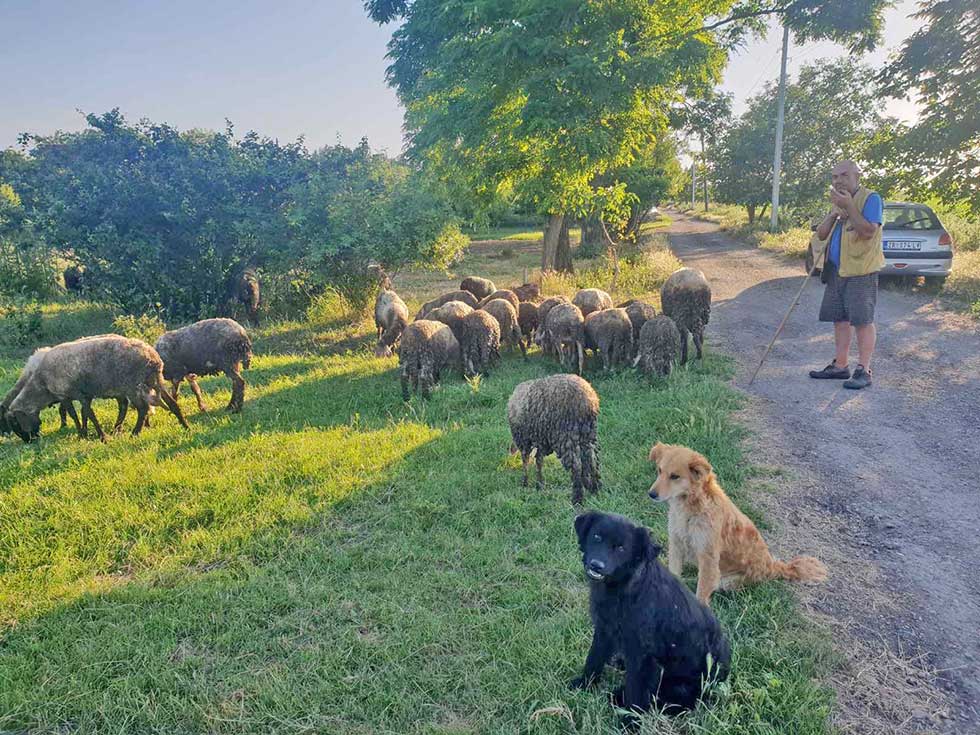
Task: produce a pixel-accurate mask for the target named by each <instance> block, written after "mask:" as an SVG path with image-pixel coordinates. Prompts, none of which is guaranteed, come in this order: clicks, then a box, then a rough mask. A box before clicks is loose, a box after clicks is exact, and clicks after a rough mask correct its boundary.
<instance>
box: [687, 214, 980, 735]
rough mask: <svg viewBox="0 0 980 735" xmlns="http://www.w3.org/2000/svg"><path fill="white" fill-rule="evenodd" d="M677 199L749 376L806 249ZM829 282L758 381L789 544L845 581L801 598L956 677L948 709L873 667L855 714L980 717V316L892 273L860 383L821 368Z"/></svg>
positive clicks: (879, 644) (758, 403)
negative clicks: (774, 243) (784, 249)
mask: <svg viewBox="0 0 980 735" xmlns="http://www.w3.org/2000/svg"><path fill="white" fill-rule="evenodd" d="M672 216H674V217H675V222H674V223H673V225H672V226H671V228H670V230H669V233H670V234H669V238H670V243H671V247H672V248H673V249H674V252H675V253H676V254H677V255H678V257H680V258H681V259H682V260H683V261H684V262H685V264H686V265H688V266H691V267H694V268H698V269H700V270H702V271H704V273H705V275H706V276H707V277H708V279H709V281H710V282H711V287H712V291H713V306H712V312H711V323H710V325H709V328H708V344H709V345H711V346H713V347H714V348H715V349H719V350H721V351H723V352H727V353H728V354H730V355H732V356H734V357H735V358H736V359H737V361H738V365H739V368H738V375H737V377H736V379H735V382H736V385H738V386H739V387H744V385H745V383H746V382H747V380H748V376H749V375H750V374H751V370H752V369H754V367H755V365H756V364H757V363H758V360H759V358H760V357H761V355H762V351H763V350H764V348H765V346H766V344H768V342H769V339H770V338H771V337H772V333H773V330H774V329H775V327H776V325H777V324H778V323H779V321H780V319H781V318H782V316H783V313H784V312H785V310H786V308H787V307H788V305H789V302H790V300H791V299H792V297H793V295H794V294H795V293H796V291H797V289H798V288H799V285H800V282H801V281H800V279H801V276H802V265H794V264H789V263H787V262H786V261H785V260H784V259H782V258H779V257H777V256H774V255H770V254H767V253H765V252H763V251H759V250H757V249H754V248H750V247H747V246H745V245H743V244H741V243H739V242H737V241H735V240H733V239H732V238H730V237H729V236H727V235H725V234H724V233H721V232H719V230H718V228H717V227H716V226H714V225H711V224H707V223H702V222H696V221H693V220H690V219H687V218H684V217H681V216H679V215H676V214H674V213H672ZM822 292H823V286H822V284H821V283H820V282H819V279H816V278H815V279H812V282H811V283H809V284H808V286H807V289H806V291H805V293H804V295H803V298H802V300H801V302H800V304H799V306H798V307H797V308H796V311H795V312H794V314H793V316H792V317H791V319H790V321H789V322H788V324H787V326H786V329H785V331H784V333H783V336H782V337H781V338H780V340H779V341H778V342H777V343H776V346H775V348H774V350H773V352H772V354H771V355H770V356H769V359H768V362H767V363H766V365H765V367H763V369H762V372H761V373H760V374H759V377H758V378H757V379H756V382H755V384H754V385H753V386H752V388H751V389H749V390H748V393H749V395H750V396H751V397H752V400H750V402H749V403H750V407H749V408H748V409H747V410H746V417H747V420H748V421H749V423H750V425H751V426H752V427H753V429H754V432H755V439H754V444H755V447H756V450H757V451H756V456H757V457H760V458H761V459H762V461H764V462H766V463H768V464H770V465H772V466H779V467H784V468H785V470H786V474H785V475H782V476H781V477H779V478H778V479H777V480H775V483H773V484H776V485H778V486H779V487H778V488H777V489H778V496H777V495H774V496H772V500H771V501H769V502H768V503H767V502H766V501H763V504H764V505H766V506H767V507H768V508H771V509H774V510H775V511H776V513H775V517H776V519H777V523H778V530H777V531H776V532H775V534H774V535H775V544H774V546H775V548H776V549H777V551H778V552H780V553H781V554H782V553H791V552H795V551H799V550H802V549H810V550H812V551H814V552H815V553H817V555H823V556H824V558H825V559H826V560H827V561H828V562H829V565H830V566H831V571H832V579H831V581H830V583H829V584H828V585H826V586H824V587H822V588H817V589H809V590H806V591H804V592H803V598H804V602H805V604H806V605H808V606H809V607H810V608H811V609H814V610H816V611H818V612H819V613H823V614H825V615H826V616H827V618H828V620H830V621H837V625H838V626H839V627H840V630H841V635H842V636H856V637H857V638H859V639H860V640H861V642H862V643H861V648H862V650H864V651H865V653H864V654H863V655H864V656H865V657H867V656H869V655H872V656H874V657H878V656H879V655H880V656H883V657H884V658H883V659H882V660H877V661H869V662H867V665H868V666H878V667H881V666H899V665H900V664H899V662H900V661H901V660H902V659H907V658H908V657H910V656H912V657H914V656H915V654H917V653H920V652H921V653H924V654H925V657H926V663H927V665H931V666H932V667H933V668H934V669H935V670H937V671H939V672H941V673H940V675H939V681H940V684H941V685H942V686H943V687H945V688H946V689H947V690H948V691H949V692H950V697H949V699H950V705H949V706H948V708H946V711H945V712H942V713H940V714H937V713H936V712H937V710H939V709H943V708H942V707H941V706H940V705H938V704H937V703H936V701H935V700H932V701H931V705H932V706H931V707H930V698H929V697H928V696H925V697H920V698H919V699H917V697H916V696H913V694H916V693H915V692H908V691H902V690H903V688H905V689H910V690H911V689H915V688H916V687H917V686H918V685H919V683H920V680H921V677H920V674H919V673H916V672H915V671H913V670H912V669H903V670H902V671H900V672H898V673H895V672H888V671H883V670H882V671H880V672H877V673H876V674H875V675H874V676H872V677H870V678H871V679H874V682H872V683H871V686H872V688H873V687H874V686H878V687H879V688H880V689H881V691H880V692H879V693H878V694H875V693H874V692H871V693H870V694H869V693H865V694H864V695H863V699H866V700H871V701H857V702H848V701H846V700H847V698H848V697H849V696H850V695H849V694H848V693H844V694H843V695H842V700H845V701H843V702H842V704H843V706H844V707H845V708H847V707H851V708H852V709H854V711H853V712H851V713H850V722H849V723H846V724H849V725H851V726H854V729H857V730H862V729H865V728H863V727H861V723H872V722H873V721H874V719H875V718H880V721H879V724H878V725H877V726H878V727H882V726H885V727H888V728H889V729H891V728H897V724H898V721H899V720H904V722H903V723H902V728H903V730H902V731H909V732H916V731H936V730H939V731H944V732H957V733H958V732H963V733H967V732H969V733H977V732H980V714H978V710H980V676H978V673H980V333H978V329H977V324H976V322H974V321H973V320H971V319H968V318H966V317H961V316H958V315H956V314H951V313H949V312H946V311H943V310H941V309H939V308H938V307H937V306H936V305H935V304H933V303H932V302H931V300H930V298H929V297H926V296H922V295H914V294H910V293H908V292H903V291H902V290H900V289H897V288H892V289H889V288H887V287H886V288H883V289H882V291H881V292H880V293H879V299H878V311H877V319H878V330H879V331H878V335H879V337H878V339H879V342H878V349H877V352H876V355H875V361H874V366H873V369H874V385H873V386H872V388H870V389H868V390H864V391H848V390H845V389H844V388H842V387H841V384H840V383H839V382H837V381H816V380H811V379H810V378H808V377H807V371H808V370H809V369H810V368H816V367H823V366H824V365H825V364H827V363H828V362H829V361H830V359H831V358H832V357H833V351H834V350H833V339H832V330H831V328H830V327H829V325H824V324H820V323H818V322H817V319H816V315H817V311H818V307H819V303H820V297H821V295H822ZM855 349H856V347H852V362H851V365H852V367H853V365H854V362H855V360H856V352H854V351H853V350H855ZM889 650H890V651H891V653H888V651H889ZM895 654H898V655H897V656H896V655H895ZM855 664H856V666H858V667H860V666H861V662H860V661H857V662H855ZM912 668H913V669H914V667H912ZM864 678H865V682H864V683H865V684H868V681H867V680H868V678H869V676H868V675H867V672H865V674H864ZM896 678H898V679H906V680H907V681H906V683H905V685H903V684H902V683H901V681H899V682H898V683H897V684H896V683H894V680H895V679H896ZM875 682H877V683H875ZM889 682H892V683H891V684H889ZM845 688H848V687H845ZM840 689H841V687H840V686H838V690H839V691H840ZM896 689H897V690H898V691H894V690H896ZM917 694H919V695H921V694H922V693H921V692H918V693H917ZM889 696H891V697H893V698H894V699H895V701H894V702H890V703H889V702H887V701H885V700H886V699H887V698H888V697H889ZM858 698H859V699H861V698H862V697H860V696H859V697H858ZM879 698H880V699H881V701H877V702H876V701H874V700H876V699H879ZM899 700H901V701H899ZM920 700H921V702H922V703H917V702H919V701H920ZM930 708H931V709H932V711H931V712H930V711H929V710H930ZM862 709H863V711H862ZM845 719H846V718H845ZM889 719H891V720H892V722H891V723H889ZM875 727H876V726H874V725H872V726H870V728H868V729H867V730H866V731H873V730H874V729H875ZM896 731H897V730H896Z"/></svg>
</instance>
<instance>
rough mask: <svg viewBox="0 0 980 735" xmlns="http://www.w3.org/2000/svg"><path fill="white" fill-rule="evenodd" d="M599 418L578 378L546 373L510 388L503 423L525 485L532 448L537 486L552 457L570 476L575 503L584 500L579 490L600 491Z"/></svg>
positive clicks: (593, 394) (596, 404) (589, 391)
mask: <svg viewBox="0 0 980 735" xmlns="http://www.w3.org/2000/svg"><path fill="white" fill-rule="evenodd" d="M598 416H599V396H597V395H596V392H595V391H594V390H593V389H592V386H591V385H589V384H588V382H586V381H585V380H583V379H582V378H580V377H578V376H577V375H549V376H548V377H546V378H539V379H538V380H528V381H525V382H523V383H521V384H519V385H518V386H517V387H516V388H514V392H513V393H512V394H511V396H510V400H508V401H507V421H508V423H509V424H510V434H511V437H513V440H514V447H516V449H517V450H519V451H520V453H521V460H522V462H523V465H524V480H523V485H524V487H527V465H528V462H529V461H530V457H531V450H532V449H533V450H534V458H535V462H536V463H537V469H538V474H537V486H538V488H540V487H541V486H542V478H541V466H542V464H543V463H544V458H545V457H546V456H548V455H549V454H551V453H555V454H557V455H558V459H560V460H561V463H562V466H563V467H564V468H565V469H566V470H568V471H569V472H571V475H572V502H573V503H574V504H576V505H578V504H580V503H581V502H582V500H583V489H585V490H588V491H589V492H593V493H594V492H598V490H599V488H600V480H599V448H598V438H597V434H596V425H597V421H598Z"/></svg>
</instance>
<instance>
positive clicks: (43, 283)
mask: <svg viewBox="0 0 980 735" xmlns="http://www.w3.org/2000/svg"><path fill="white" fill-rule="evenodd" d="M0 172H2V169H0ZM56 292H57V271H56V268H55V265H54V258H53V256H52V253H51V252H50V251H49V250H48V249H47V248H46V247H45V246H44V245H43V243H41V242H40V240H39V239H38V238H37V237H36V236H35V234H34V228H33V224H32V223H31V221H30V220H29V219H28V218H27V214H26V212H25V210H24V206H23V203H22V201H21V198H20V196H19V195H18V194H17V192H16V191H15V190H14V188H13V187H12V186H11V185H10V184H7V183H4V182H3V181H0V295H3V296H8V297H13V296H24V297H27V298H32V299H43V298H48V297H51V296H53V295H54V294H55V293H56Z"/></svg>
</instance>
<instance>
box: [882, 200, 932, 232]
mask: <svg viewBox="0 0 980 735" xmlns="http://www.w3.org/2000/svg"><path fill="white" fill-rule="evenodd" d="M884 214H885V218H884V219H885V221H884V223H883V226H884V229H886V230H938V229H940V228H941V227H942V225H940V224H939V220H938V219H937V218H936V215H935V214H934V213H933V211H932V210H931V209H929V207H927V206H925V205H924V204H899V205H889V206H887V207H885V213H884Z"/></svg>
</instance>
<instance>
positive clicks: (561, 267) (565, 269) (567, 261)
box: [555, 217, 575, 273]
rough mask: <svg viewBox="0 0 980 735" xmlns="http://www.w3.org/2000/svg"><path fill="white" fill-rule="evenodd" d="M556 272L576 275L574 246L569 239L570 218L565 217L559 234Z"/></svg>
mask: <svg viewBox="0 0 980 735" xmlns="http://www.w3.org/2000/svg"><path fill="white" fill-rule="evenodd" d="M555 270H556V271H558V272H559V273H574V272H575V267H574V266H573V265H572V244H571V241H570V240H569V237H568V218H567V217H563V218H562V223H561V231H560V232H559V234H558V250H557V251H556V252H555Z"/></svg>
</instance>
